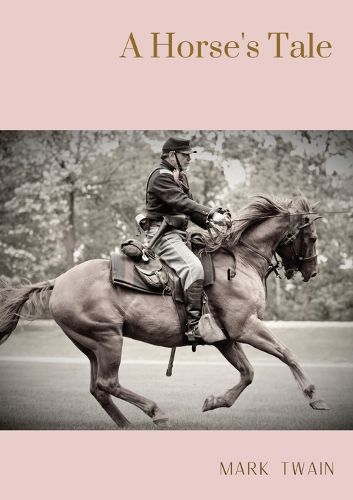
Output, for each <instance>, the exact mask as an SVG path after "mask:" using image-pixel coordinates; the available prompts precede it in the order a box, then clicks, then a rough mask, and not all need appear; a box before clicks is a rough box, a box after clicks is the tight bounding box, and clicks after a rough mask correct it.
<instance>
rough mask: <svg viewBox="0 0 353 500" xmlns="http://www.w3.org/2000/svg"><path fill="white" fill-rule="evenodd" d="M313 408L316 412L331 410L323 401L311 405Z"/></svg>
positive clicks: (319, 400) (313, 402)
mask: <svg viewBox="0 0 353 500" xmlns="http://www.w3.org/2000/svg"><path fill="white" fill-rule="evenodd" d="M310 406H311V408H313V409H314V410H329V409H330V407H329V405H328V404H327V403H325V401H324V400H323V399H318V400H316V401H312V402H311V403H310Z"/></svg>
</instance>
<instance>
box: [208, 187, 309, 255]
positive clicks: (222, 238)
mask: <svg viewBox="0 0 353 500" xmlns="http://www.w3.org/2000/svg"><path fill="white" fill-rule="evenodd" d="M253 198H254V199H253V200H252V201H251V202H250V203H248V204H247V205H246V206H245V207H244V208H243V209H241V210H240V211H239V212H238V213H237V214H236V216H235V219H233V224H232V227H231V228H230V229H229V230H228V231H227V232H226V233H224V232H221V233H220V234H219V235H217V236H215V237H211V235H209V234H205V235H204V238H205V241H206V251H207V252H215V251H216V250H218V249H219V248H220V247H221V246H225V247H228V248H230V247H233V248H234V246H235V245H236V244H237V243H238V241H239V240H240V238H241V236H242V234H243V233H244V231H246V230H247V229H248V228H249V227H250V226H252V225H253V224H255V223H257V222H260V221H261V220H262V219H265V218H266V217H269V216H273V215H281V214H282V215H288V214H290V213H294V212H295V210H293V209H295V208H300V209H301V210H304V211H309V210H310V206H309V203H308V202H307V200H306V198H302V197H301V198H297V199H296V200H289V199H285V198H276V197H274V196H269V195H263V194H259V195H256V196H254V197H253ZM290 209H292V210H290Z"/></svg>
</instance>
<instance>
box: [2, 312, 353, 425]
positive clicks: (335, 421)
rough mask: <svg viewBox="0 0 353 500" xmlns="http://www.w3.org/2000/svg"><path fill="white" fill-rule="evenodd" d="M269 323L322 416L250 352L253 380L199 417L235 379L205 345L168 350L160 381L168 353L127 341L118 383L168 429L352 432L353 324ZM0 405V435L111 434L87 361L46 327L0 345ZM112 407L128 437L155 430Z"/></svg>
mask: <svg viewBox="0 0 353 500" xmlns="http://www.w3.org/2000/svg"><path fill="white" fill-rule="evenodd" d="M269 325H270V328H271V329H272V330H273V331H274V333H275V334H276V336H277V337H279V338H280V340H281V341H282V342H283V343H285V344H286V345H287V346H288V347H290V348H292V349H293V351H294V352H295V353H296V355H297V357H298V359H299V361H300V362H301V364H302V365H303V367H304V368H305V370H306V372H307V373H308V374H309V375H310V377H311V378H312V380H313V381H314V382H315V384H316V386H317V388H318V391H319V393H320V396H321V397H322V398H324V399H325V400H326V401H327V402H328V404H329V405H330V407H331V410H330V411H314V410H312V409H311V408H310V407H309V406H308V404H307V402H306V401H305V399H304V398H303V396H302V395H301V393H300V391H299V389H298V387H297V385H296V383H295V381H294V379H293V377H292V375H291V373H290V371H289V369H288V368H287V367H286V366H284V365H282V364H281V363H280V362H279V361H278V360H276V359H275V358H272V357H271V356H269V355H267V354H265V353H262V352H260V351H257V350H255V349H253V348H251V347H249V346H245V350H246V352H247V354H248V357H249V359H250V361H251V362H252V364H253V366H254V368H255V379H254V382H253V384H252V385H251V386H250V387H249V388H247V389H246V390H245V391H244V393H243V394H242V395H241V396H240V398H239V400H238V401H237V402H236V403H235V405H234V406H233V407H232V408H230V409H225V408H222V409H218V410H214V411H211V412H207V413H202V412H201V408H202V404H203V401H204V399H205V397H206V396H209V395H210V394H214V395H216V396H219V395H221V394H222V393H223V392H224V391H225V390H226V389H229V388H230V387H232V386H233V385H235V384H236V383H237V381H238V373H237V372H236V371H235V370H234V369H233V368H232V367H231V366H230V365H229V364H228V363H227V361H226V360H225V359H224V358H223V357H222V356H221V355H220V354H219V353H218V351H217V350H216V349H215V348H214V347H209V346H207V347H198V349H197V352H196V353H192V352H191V349H190V348H179V349H177V353H176V359H175V365H174V373H173V376H172V377H171V378H168V377H166V376H165V370H166V367H167V364H168V357H169V350H168V349H164V348H158V347H154V346H150V345H147V344H142V343H139V342H135V341H132V340H130V339H126V340H125V342H124V349H123V362H122V366H121V369H120V381H121V384H122V385H123V386H125V387H127V388H129V389H131V390H133V391H135V392H138V393H140V394H143V395H144V396H146V397H148V398H150V399H153V400H155V401H156V402H157V403H158V404H159V406H160V407H161V408H162V409H163V410H164V411H165V412H166V413H167V414H168V416H169V417H170V420H171V429H353V377H352V375H353V350H352V347H353V325H352V324H351V323H309V322H308V323H306V322H304V323H295V322H292V323H273V324H272V323H269ZM0 400H1V406H0V428H1V429H115V425H114V423H113V422H112V421H111V420H110V419H109V417H107V416H106V414H105V413H104V411H103V410H102V409H101V408H100V407H99V405H98V404H97V402H96V401H95V400H94V399H93V397H92V396H91V395H90V394H89V364H88V362H87V360H86V359H85V357H84V356H83V355H82V354H81V353H80V351H78V350H77V349H76V347H75V346H74V345H73V344H72V343H71V342H70V341H69V340H68V339H67V338H66V337H65V335H64V334H63V333H62V331H61V330H60V329H59V328H58V327H57V326H56V325H55V324H54V323H53V322H51V321H36V322H33V323H31V324H24V325H20V326H19V327H18V328H17V330H16V331H15V332H14V333H13V334H12V336H11V337H10V339H9V340H8V341H7V342H6V343H5V344H4V345H2V346H1V348H0ZM117 404H118V406H119V408H120V409H121V410H122V411H123V412H124V414H125V415H126V416H127V417H128V418H129V420H130V421H131V422H132V424H133V428H134V429H151V430H152V429H153V428H154V427H153V424H152V423H151V421H150V419H149V418H148V417H147V416H146V415H144V414H143V413H142V412H141V411H140V410H138V409H137V408H135V407H133V406H131V405H130V404H127V403H125V402H123V401H117Z"/></svg>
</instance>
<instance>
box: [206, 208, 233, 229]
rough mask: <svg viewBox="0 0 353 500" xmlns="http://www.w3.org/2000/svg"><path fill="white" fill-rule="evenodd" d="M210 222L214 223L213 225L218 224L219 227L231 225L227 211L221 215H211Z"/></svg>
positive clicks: (216, 213)
mask: <svg viewBox="0 0 353 500" xmlns="http://www.w3.org/2000/svg"><path fill="white" fill-rule="evenodd" d="M211 221H212V222H213V223H214V224H218V225H219V226H228V227H229V226H231V225H232V221H231V215H230V213H229V212H228V210H226V211H225V212H223V213H220V212H215V213H214V214H213V215H212V219H211Z"/></svg>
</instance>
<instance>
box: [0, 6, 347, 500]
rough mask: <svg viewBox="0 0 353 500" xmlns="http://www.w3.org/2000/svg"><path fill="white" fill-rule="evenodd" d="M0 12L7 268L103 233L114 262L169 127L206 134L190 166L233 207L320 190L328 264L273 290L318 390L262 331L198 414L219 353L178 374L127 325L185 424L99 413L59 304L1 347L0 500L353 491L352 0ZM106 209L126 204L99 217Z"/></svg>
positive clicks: (155, 387)
mask: <svg viewBox="0 0 353 500" xmlns="http://www.w3.org/2000/svg"><path fill="white" fill-rule="evenodd" d="M1 11H2V15H1V20H0V26H1V29H0V42H1V44H0V46H1V49H0V58H1V68H2V71H1V79H0V101H1V113H0V129H1V132H0V141H1V142H0V148H1V150H0V154H1V184H2V185H1V192H0V196H1V219H2V221H1V231H2V237H1V243H0V245H1V247H0V248H1V252H2V267H1V269H2V273H1V274H2V278H12V279H13V278H15V280H16V279H18V278H19V277H23V278H28V279H30V280H31V281H32V282H35V281H36V278H35V277H36V275H41V273H43V270H44V269H50V270H52V271H54V270H55V269H58V270H59V269H61V267H60V266H62V265H63V262H64V263H65V262H66V263H67V264H68V267H71V266H70V259H72V261H71V264H72V265H73V264H76V263H78V262H80V261H81V260H83V256H87V260H88V259H92V258H94V257H95V256H96V255H95V253H94V252H95V251H96V249H97V248H98V247H99V245H98V243H99V241H100V242H107V245H108V244H109V248H106V250H105V253H104V251H103V250H100V254H99V257H104V256H105V257H108V256H109V253H110V252H111V251H112V250H113V249H114V248H113V246H114V241H115V240H114V231H116V235H119V237H122V236H123V235H126V236H128V230H130V228H132V226H131V218H132V217H134V215H135V212H134V210H133V209H134V208H135V206H136V209H137V208H138V209H140V208H143V204H144V200H143V199H141V196H142V195H143V193H144V191H143V189H144V188H143V185H144V183H145V182H146V181H147V174H148V173H149V172H150V171H152V169H153V167H154V166H155V167H158V165H159V158H160V153H161V147H162V145H163V143H164V142H165V141H166V140H167V138H168V137H170V136H173V137H175V136H176V137H178V136H179V137H183V138H187V139H191V140H192V142H193V144H195V147H196V149H198V150H199V151H198V157H196V159H195V161H194V162H193V164H191V165H190V169H189V172H190V179H189V180H190V183H191V186H192V189H193V191H195V192H196V194H197V195H198V197H200V198H201V203H211V205H212V206H217V205H221V206H223V205H226V206H225V208H230V207H231V208H232V210H233V211H234V212H233V213H232V215H233V216H234V217H236V215H235V214H236V213H238V209H240V207H241V206H244V205H245V204H246V203H247V202H248V201H246V200H247V196H248V195H253V194H258V192H257V193H255V192H254V191H255V189H256V190H259V191H260V192H262V193H263V192H267V191H270V192H272V193H273V194H275V195H279V196H283V197H285V198H286V199H287V200H288V199H290V198H294V197H296V196H297V195H298V194H299V193H302V194H304V195H305V196H306V197H307V198H308V199H310V201H311V202H312V203H314V202H315V201H319V200H316V199H314V198H315V195H317V194H318V193H320V196H321V199H320V205H318V207H317V208H312V207H311V206H310V208H308V207H307V208H305V210H307V211H308V212H310V213H309V215H310V216H312V215H315V214H314V212H315V213H316V214H318V215H320V216H321V217H322V220H321V221H317V222H315V224H316V228H317V231H318V236H319V239H318V247H317V248H318V250H317V253H318V256H317V257H316V256H315V258H317V260H318V267H319V271H320V266H321V270H322V271H321V273H322V276H327V280H328V281H327V284H325V282H323V279H322V276H320V274H319V275H318V276H314V274H316V270H311V271H310V273H311V276H310V278H312V279H310V282H309V283H304V284H303V283H300V284H297V281H294V283H295V284H294V285H292V288H291V285H290V282H289V281H288V282H287V281H286V282H285V284H283V283H281V284H280V285H279V284H278V283H279V282H278V280H275V278H270V279H269V285H268V287H269V288H268V290H269V297H268V299H269V300H268V303H269V309H268V316H267V317H266V318H265V319H267V320H271V321H266V325H267V328H269V329H270V330H271V331H273V332H274V333H275V335H276V336H277V337H278V338H279V339H280V340H281V341H282V342H284V343H287V344H288V347H292V348H293V350H294V351H295V354H297V355H298V358H299V362H300V363H302V364H301V365H300V367H301V366H302V367H303V368H304V371H305V372H307V373H308V375H309V376H310V378H312V379H314V381H315V385H316V387H317V391H318V394H320V397H318V398H315V399H314V398H312V397H311V396H312V391H311V390H310V385H308V384H307V385H305V383H306V381H307V380H306V379H305V383H303V380H302V379H301V373H302V372H301V368H298V365H297V361H296V360H293V359H292V358H291V355H290V354H289V353H288V351H286V350H285V349H282V351H281V355H283V356H284V358H285V362H287V363H289V365H290V366H291V368H292V372H293V374H294V378H296V379H297V381H298V382H299V385H300V384H301V389H302V392H304V398H303V395H302V394H300V390H298V388H297V386H296V384H295V380H294V378H293V377H292V378H290V377H291V374H290V369H289V368H288V367H282V366H281V364H280V363H279V362H278V361H277V360H275V358H273V357H271V356H270V355H268V354H264V353H263V352H262V351H261V350H260V351H255V350H254V349H252V348H249V347H245V352H246V354H247V355H248V357H249V359H250V361H251V362H252V364H253V365H254V368H255V379H254V382H253V384H252V385H250V386H249V387H248V388H247V389H246V391H244V393H243V394H242V395H239V401H236V402H235V404H234V406H233V405H232V406H231V407H230V408H226V406H227V404H224V405H220V406H223V407H222V408H219V409H212V411H207V412H204V413H202V406H203V404H204V401H205V398H208V399H206V402H205V405H206V409H208V410H211V407H212V406H214V404H215V401H218V402H219V401H220V399H222V398H223V400H224V397H228V396H229V394H228V396H225V395H226V394H227V393H226V392H225V391H227V390H228V389H230V388H231V387H232V385H233V386H234V387H236V384H238V381H239V375H238V372H237V371H236V370H234V368H233V367H232V366H231V365H230V364H229V365H227V362H226V360H222V358H221V356H220V355H219V354H217V355H216V353H215V352H216V349H214V351H215V352H214V351H213V349H212V348H210V347H206V348H204V347H198V348H197V351H196V353H192V352H191V351H190V350H188V351H187V352H186V351H185V348H182V349H178V350H177V353H176V358H175V366H174V374H173V376H172V377H171V378H165V377H164V372H165V369H166V367H167V363H168V356H169V349H168V350H166V349H164V348H162V347H155V348H154V347H150V346H148V347H146V345H145V344H141V346H143V347H141V348H139V345H140V343H138V342H133V341H130V339H127V342H126V350H124V351H123V357H122V365H121V377H122V378H123V380H124V384H125V385H126V386H127V387H128V389H130V390H132V391H134V392H137V393H141V394H142V395H143V396H146V397H149V398H151V400H152V399H153V401H156V402H157V403H158V404H160V405H161V407H162V406H163V404H164V407H163V410H164V411H168V414H169V415H168V416H169V417H170V427H169V428H168V429H165V428H163V426H162V428H159V426H158V425H154V423H153V415H152V421H150V420H148V417H147V416H146V415H145V414H144V413H143V412H141V415H140V413H139V410H137V409H136V408H135V407H132V406H131V405H129V404H128V403H126V402H122V403H121V402H119V408H120V410H121V411H122V412H123V413H124V414H125V415H127V417H128V418H129V420H131V421H133V426H132V428H131V429H130V430H119V429H118V428H115V426H114V425H113V424H112V423H111V421H110V420H109V417H108V416H106V415H105V414H104V412H103V410H101V409H98V408H97V409H96V406H98V403H96V401H94V399H93V397H92V396H91V395H90V393H89V392H90V389H89V377H90V374H89V371H90V370H89V365H88V363H87V362H86V361H84V360H83V357H82V356H81V354H80V351H78V350H75V347H74V346H73V345H71V344H70V345H69V343H64V342H66V340H65V341H63V340H62V339H63V338H64V336H63V334H62V333H60V331H59V329H58V327H53V323H51V322H50V320H49V319H46V320H44V321H42V322H41V323H33V325H32V326H31V325H25V326H23V325H22V324H21V325H20V326H19V327H18V329H19V330H17V334H16V332H15V333H14V334H13V336H12V337H11V338H9V339H8V341H7V342H6V343H4V345H1V347H0V360H1V361H0V370H1V383H0V395H1V407H2V408H1V411H0V415H1V417H0V421H1V432H0V440H1V450H2V454H1V455H2V457H1V470H2V473H3V474H2V477H3V485H2V491H3V492H4V493H3V494H4V497H6V498H11V499H19V498H23V497H24V496H25V497H26V498H37V499H42V498H47V497H48V496H50V497H51V498H62V496H63V495H65V496H69V497H74V496H75V497H78V498H87V499H90V498H96V497H97V496H98V495H99V496H105V495H109V496H112V495H115V494H116V495H124V496H125V495H128V496H129V497H131V498H140V497H141V496H142V495H143V496H145V497H146V496H147V497H148V498H149V497H153V498H157V499H158V498H164V497H165V496H168V497H169V498H179V497H180V496H181V495H183V496H186V495H187V496H190V495H192V496H196V495H197V496H202V497H203V498H212V497H214V496H215V495H218V496H227V497H228V496H230V495H235V496H239V495H242V494H246V495H248V496H250V497H251V498H253V497H255V496H257V495H260V494H262V495H263V494H265V495H266V496H271V497H272V498H281V497H282V496H283V495H286V496H287V497H288V498H298V497H307V496H308V495H309V494H310V495H320V496H321V498H331V497H332V495H334V494H337V492H340V491H341V492H342V491H345V490H348V488H349V472H350V470H349V468H350V462H351V457H350V447H351V441H352V430H351V429H352V423H353V422H352V384H351V379H352V377H351V373H352V366H353V365H352V357H351V352H352V349H351V348H352V342H353V339H352V335H353V332H352V326H351V325H352V324H351V323H350V320H351V299H350V287H351V283H350V282H349V276H350V273H351V267H352V261H351V253H350V252H351V247H350V241H351V220H352V218H351V213H352V206H351V200H350V192H351V187H352V132H351V131H350V129H352V118H351V116H352V111H353V110H352V99H351V97H350V92H351V87H352V81H351V80H352V77H351V71H350V70H351V60H352V56H351V48H350V44H349V39H348V33H349V29H350V19H351V14H352V7H351V5H350V4H349V3H348V2H346V1H344V0H338V1H337V2H335V3H331V4H327V5H323V4H322V3H319V2H316V1H314V2H311V3H310V4H307V3H306V2H304V1H302V0H299V1H298V2H297V3H296V4H295V5H292V4H289V3H287V2H278V1H276V0H270V1H269V2H266V3H263V2H260V1H258V0H256V1H255V2H251V4H246V5H244V3H240V2H228V1H226V0H221V1H220V2H218V3H216V4H214V3H206V4H205V2H200V1H198V0H195V1H192V2H185V1H184V0H181V1H180V2H178V3H174V2H169V1H167V2H162V1H161V0H152V1H151V2H148V3H143V2H135V3H127V2H122V1H121V0H116V1H114V0H107V1H105V2H103V3H98V2H94V1H86V2H83V1H82V0H76V1H75V2H68V1H67V0H64V1H62V2H60V3H59V2H57V1H56V0H53V1H52V2H44V0H34V1H33V2H31V3H28V2H24V1H23V0H15V1H13V2H11V4H10V3H9V2H4V1H1ZM78 145H79V146H78ZM57 153H58V156H56V155H57ZM93 157H94V162H93V163H90V159H91V158H93ZM144 160H145V161H146V179H144V176H143V170H142V168H141V162H143V161H144ZM212 172H213V175H214V177H213V178H211V177H212V175H211V174H212ZM78 173H79V175H78ZM188 175H189V174H188ZM63 179H64V181H63ZM70 182H71V187H72V186H73V185H74V189H71V188H70ZM279 188H280V189H281V190H282V191H281V192H277V190H278V189H279ZM70 189H71V190H70ZM70 193H71V195H70ZM73 193H75V194H73ZM136 193H137V194H138V195H137V194H136ZM118 194H120V195H121V196H120V198H119V196H118ZM115 195H116V197H114V196H115ZM70 196H71V198H70ZM75 196H76V198H75ZM46 197H47V198H46ZM68 200H71V202H72V205H70V204H69V201H68ZM74 203H76V205H74ZM140 205H141V206H140ZM70 206H71V208H72V207H74V206H75V207H77V209H76V208H75V209H74V210H72V212H70V210H69V208H70ZM288 207H289V205H288V206H287V208H288ZM319 207H320V208H319ZM108 208H109V210H110V211H111V212H112V211H114V210H115V215H116V214H119V215H120V216H121V217H122V215H124V217H126V219H124V220H121V219H119V220H118V223H117V222H116V217H115V218H114V217H112V220H111V221H109V220H107V219H104V220H103V214H106V212H107V211H108V212H109V210H107V209H108ZM320 210H321V212H320ZM70 213H72V215H73V217H75V216H76V219H74V218H72V219H71V220H70V217H69V214H70ZM49 215H50V220H51V221H53V220H54V221H56V222H55V224H54V226H53V225H52V226H50V230H49V229H48V228H49V225H47V222H48V218H49ZM100 216H102V219H100ZM108 219H109V217H108ZM311 221H312V219H310V220H309V221H307V222H305V221H303V224H305V223H310V225H311ZM332 221H334V223H332ZM319 224H321V225H319ZM65 227H66V228H71V229H72V227H75V230H76V233H75V234H74V235H73V233H72V231H71V233H70V231H66V232H65ZM33 228H36V229H33ZM104 228H106V230H104ZM327 230H328V231H327ZM327 233H328V234H327ZM107 234H109V236H107ZM59 236H60V238H61V239H60V241H61V242H62V240H63V238H64V239H65V238H66V239H65V244H63V246H60V241H59ZM70 238H71V239H70ZM24 243H25V244H24ZM119 243H120V242H118V241H117V242H116V246H119ZM323 243H324V246H323ZM303 244H304V243H303ZM56 245H57V246H56ZM312 245H313V242H312ZM320 245H322V246H320ZM41 248H42V249H43V250H47V251H48V249H49V250H50V253H47V254H46V255H41ZM302 250H303V246H302ZM65 251H66V252H67V253H66V254H65ZM40 255H41V257H42V258H40V257H39V256H40ZM303 255H304V254H300V255H299V257H303ZM315 255H316V254H315ZM49 257H50V258H49ZM311 257H313V255H312V254H310V255H309V254H306V253H305V256H304V258H311ZM327 262H329V263H330V262H332V263H333V271H332V270H331V269H330V268H329V267H328V264H327ZM45 266H47V267H45ZM24 269H26V271H27V272H26V275H23V272H24ZM36 273H37V274H36ZM325 273H326V274H325ZM53 278H56V275H51V276H47V277H46V279H53ZM304 279H305V280H306V277H305V276H304ZM270 280H272V281H270ZM320 280H321V281H320ZM306 281H309V280H306ZM298 291H299V292H300V293H299V294H296V293H295V292H298ZM4 300H5V299H4ZM92 307H93V306H92ZM172 319H173V318H172ZM298 321H300V324H299V323H298ZM309 321H310V322H311V321H315V325H314V324H313V323H308V322H309ZM38 325H39V326H38ZM2 333H3V332H2ZM60 336H61V337H60ZM74 340H75V339H74ZM248 340H249V339H248ZM262 340H263V339H262ZM267 340H268V339H267ZM76 341H77V339H76ZM67 342H68V341H67ZM260 343H261V342H260V341H259V340H258V339H256V342H254V341H250V342H247V344H252V345H253V346H254V347H257V348H258V347H261V346H260ZM271 345H272V344H271ZM276 346H277V344H276ZM262 347H263V345H262ZM52 348H54V350H55V352H53V350H52ZM56 349H57V351H56ZM124 349H125V347H124ZM183 349H184V350H183ZM265 350H266V349H265ZM267 350H268V349H267ZM76 351H77V352H76ZM200 351H201V352H200ZM211 351H212V352H211ZM125 356H126V358H125ZM226 357H227V356H226ZM124 359H126V363H125V364H124ZM107 365H109V363H107ZM242 370H243V374H244V366H241V367H240V371H242ZM245 372H246V375H245V378H246V377H248V378H251V377H250V375H251V370H250V369H249V368H248V369H247V370H245ZM298 374H299V375H298ZM129 381H130V382H129ZM129 384H130V385H129ZM245 385H248V383H246V384H245ZM235 393H236V390H235ZM235 393H234V390H233V392H232V396H231V397H230V399H232V397H233V398H234V397H235V396H236V397H235V399H237V396H238V394H235ZM210 394H214V395H215V396H217V397H221V398H220V399H218V400H217V398H213V399H212V397H210ZM234 395H235V396H234ZM125 396H126V395H125ZM233 402H234V401H232V402H231V403H233ZM196 403H197V404H196ZM309 403H313V404H312V406H314V407H315V405H316V406H317V408H320V407H322V409H317V410H315V409H312V408H311V407H310V406H309ZM95 405H96V406H95ZM326 405H327V406H330V408H331V409H330V410H326V409H324V408H325V406H326ZM103 406H104V404H103ZM228 406H229V405H228ZM196 407H197V408H199V411H198V410H197V408H196ZM204 409H205V407H204ZM100 412H101V413H100ZM152 413H153V412H152ZM97 415H99V416H98V417H97ZM100 415H101V416H102V420H101V419H100ZM158 420H160V419H158V418H156V422H155V423H157V424H158V423H159V422H158ZM161 420H163V419H161Z"/></svg>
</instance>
